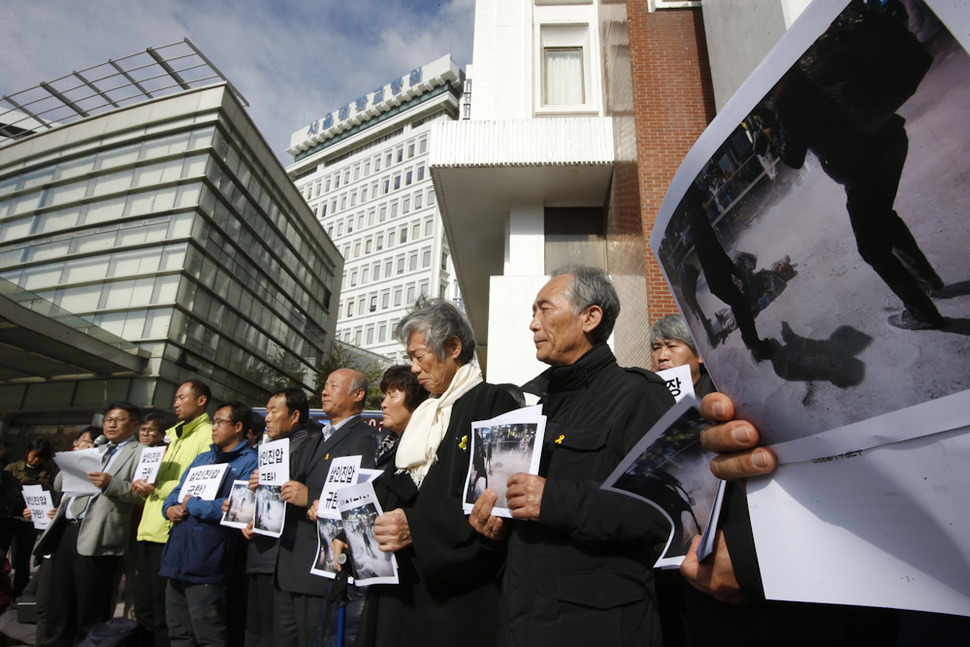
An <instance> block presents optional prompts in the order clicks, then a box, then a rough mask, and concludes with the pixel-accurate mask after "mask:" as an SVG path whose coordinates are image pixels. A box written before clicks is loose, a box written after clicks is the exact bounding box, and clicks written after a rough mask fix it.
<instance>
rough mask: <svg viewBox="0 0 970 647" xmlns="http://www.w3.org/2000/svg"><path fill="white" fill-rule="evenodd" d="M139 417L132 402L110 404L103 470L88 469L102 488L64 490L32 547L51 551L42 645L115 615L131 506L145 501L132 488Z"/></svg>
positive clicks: (72, 639)
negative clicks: (75, 491) (73, 493)
mask: <svg viewBox="0 0 970 647" xmlns="http://www.w3.org/2000/svg"><path fill="white" fill-rule="evenodd" d="M139 417H140V412H139V410H138V407H136V406H134V405H132V404H130V403H128V402H112V403H111V404H110V405H108V407H107V411H106V413H105V417H104V439H105V441H104V442H103V443H102V444H101V446H100V451H101V470H100V471H91V472H88V473H87V477H88V480H89V481H91V483H92V484H94V486H95V487H96V488H97V489H98V492H97V493H94V494H80V495H76V496H70V495H69V494H67V493H65V496H64V498H63V499H62V500H61V504H60V506H59V507H58V509H57V513H56V514H55V515H54V519H53V520H52V521H51V524H50V526H49V527H48V528H47V530H46V531H45V532H44V534H43V535H42V536H41V538H40V541H39V542H38V544H37V548H35V549H34V554H36V555H45V554H52V555H53V564H52V570H51V583H50V591H51V593H50V601H49V603H48V604H49V606H48V611H47V637H46V640H45V641H44V645H49V646H52V647H61V646H65V647H69V646H70V645H73V644H75V643H76V642H78V641H80V640H82V639H83V638H84V637H85V636H87V634H88V632H89V631H90V630H91V628H92V627H93V626H94V625H96V624H98V623H100V622H104V621H105V620H108V619H109V618H110V617H111V615H112V614H111V602H112V599H113V597H114V596H113V595H112V593H113V590H112V589H113V587H114V586H115V574H116V572H117V570H118V569H119V568H120V567H121V560H122V556H123V555H124V554H125V551H126V549H127V548H128V538H129V536H130V534H131V511H132V508H133V507H134V506H135V505H138V504H140V503H141V502H142V500H141V497H139V496H138V495H137V494H135V493H133V492H132V491H131V481H132V477H133V476H134V473H135V468H136V467H137V465H138V459H139V457H140V456H141V449H142V447H143V445H141V444H139V442H138V439H137V438H135V436H134V434H135V431H136V430H137V429H138V419H139ZM100 440H101V439H99V441H100Z"/></svg>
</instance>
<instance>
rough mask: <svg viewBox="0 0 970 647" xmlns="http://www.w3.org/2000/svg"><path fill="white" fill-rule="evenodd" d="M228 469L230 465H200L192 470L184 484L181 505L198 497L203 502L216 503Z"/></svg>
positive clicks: (180, 495) (180, 497) (180, 493)
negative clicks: (191, 497)
mask: <svg viewBox="0 0 970 647" xmlns="http://www.w3.org/2000/svg"><path fill="white" fill-rule="evenodd" d="M228 469H229V463H220V464H218V465H198V466H196V467H193V468H192V469H190V470H189V473H188V474H186V476H185V480H184V481H183V482H182V489H181V491H180V492H179V503H184V502H185V500H186V499H187V498H189V497H190V496H194V497H198V498H200V499H202V500H203V501H215V499H216V496H217V495H218V494H219V488H220V486H221V485H222V479H223V478H224V477H225V476H226V470H228Z"/></svg>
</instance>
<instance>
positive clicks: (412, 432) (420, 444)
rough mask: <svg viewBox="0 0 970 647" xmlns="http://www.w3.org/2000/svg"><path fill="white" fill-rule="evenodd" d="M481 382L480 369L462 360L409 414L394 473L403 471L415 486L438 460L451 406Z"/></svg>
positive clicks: (449, 418) (395, 460) (418, 484)
mask: <svg viewBox="0 0 970 647" xmlns="http://www.w3.org/2000/svg"><path fill="white" fill-rule="evenodd" d="M481 382H482V373H481V371H479V370H478V369H477V368H475V367H474V366H472V365H470V364H465V365H463V366H461V367H460V368H459V369H458V371H457V372H456V373H455V377H453V378H452V380H451V384H449V385H448V388H447V389H445V392H444V393H442V394H441V395H439V396H434V395H432V396H431V397H430V398H428V399H427V400H425V401H424V402H422V403H421V404H419V405H418V408H417V409H415V410H414V413H412V414H411V420H410V421H409V422H408V426H407V429H405V430H404V433H403V434H401V442H400V444H399V445H398V447H397V456H396V458H395V459H394V464H395V466H396V467H397V470H398V473H400V472H403V471H407V472H408V473H409V474H410V475H411V479H412V480H413V481H414V484H415V485H417V486H418V488H419V489H420V488H421V482H422V481H424V477H425V476H427V474H428V470H429V469H431V466H432V465H434V463H435V461H437V460H438V445H440V444H441V439H442V438H444V437H445V432H446V431H448V424H449V423H450V422H451V407H452V406H453V405H454V404H455V402H457V401H458V399H459V398H461V396H463V395H465V394H466V393H468V392H469V391H471V390H472V389H473V388H474V387H476V386H477V385H478V384H480V383H481Z"/></svg>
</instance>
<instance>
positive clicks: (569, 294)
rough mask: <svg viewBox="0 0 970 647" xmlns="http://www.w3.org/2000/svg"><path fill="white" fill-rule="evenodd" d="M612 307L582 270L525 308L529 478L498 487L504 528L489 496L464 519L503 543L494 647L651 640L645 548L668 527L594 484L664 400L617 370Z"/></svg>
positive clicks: (647, 379)
mask: <svg viewBox="0 0 970 647" xmlns="http://www.w3.org/2000/svg"><path fill="white" fill-rule="evenodd" d="M619 310H620V303H619V298H618V297H617V294H616V291H615V290H614V288H613V286H612V284H611V283H610V280H609V278H608V277H607V276H606V274H605V273H604V272H603V271H602V270H599V269H596V268H591V267H575V268H568V269H563V270H559V271H557V272H556V273H555V274H554V276H553V278H552V280H550V281H549V282H548V283H547V284H546V285H545V286H544V287H543V288H542V290H540V291H539V294H538V296H537V297H536V300H535V303H534V304H533V317H532V323H531V325H530V329H531V330H532V332H533V339H534V342H535V345H536V357H537V358H538V359H539V360H540V361H542V362H544V363H546V364H549V365H550V366H551V368H550V369H549V370H547V371H545V372H544V373H543V374H542V375H540V376H539V377H538V378H536V379H535V380H533V381H532V382H530V383H528V384H527V385H525V387H524V388H523V390H525V391H530V392H534V393H537V394H539V395H540V396H541V397H542V405H543V414H544V415H546V416H547V422H546V433H545V438H546V442H545V443H544V446H543V448H542V462H541V465H540V468H539V475H538V476H537V475H531V474H525V473H518V474H514V475H513V476H512V477H511V478H509V480H508V499H509V501H508V507H509V509H511V510H512V517H513V521H511V522H509V521H507V520H503V519H500V518H498V517H494V516H491V515H490V512H491V510H492V507H493V505H494V503H495V493H494V492H492V491H491V490H486V491H485V493H484V494H482V496H481V497H480V498H479V499H478V501H477V502H476V504H475V508H474V509H473V510H472V513H471V516H470V517H469V522H470V523H471V525H472V527H474V528H475V530H476V531H478V532H479V533H480V534H482V535H483V536H484V537H486V538H487V539H490V540H493V541H497V540H503V539H505V538H506V537H507V538H508V558H507V561H506V567H505V574H504V578H503V582H502V598H501V600H500V611H499V613H500V617H499V623H498V624H499V627H500V633H499V644H501V645H529V646H533V645H561V644H570V645H573V644H585V643H587V642H588V643H590V644H596V643H599V644H608V645H618V646H619V645H637V646H641V645H653V644H659V642H660V622H659V618H658V615H657V605H656V599H655V596H654V591H653V575H652V564H653V559H654V558H655V555H654V554H653V553H652V551H651V546H652V545H653V544H655V543H658V542H660V541H663V540H665V539H666V537H667V534H668V532H669V526H668V523H667V521H666V520H665V519H664V517H663V515H662V513H660V512H659V511H658V510H657V509H656V508H654V507H653V506H651V505H649V504H647V503H645V502H643V501H638V500H636V499H633V498H631V497H626V496H623V495H621V494H617V493H615V492H607V491H605V490H602V489H600V487H599V486H600V484H601V483H602V482H603V480H604V479H605V478H606V477H607V476H608V475H609V474H610V472H611V471H612V470H613V469H614V468H615V467H616V465H617V464H618V463H619V461H620V460H621V459H622V458H623V457H624V456H625V455H626V454H627V453H628V452H629V451H630V449H632V447H633V446H634V445H635V444H636V443H637V441H639V440H640V438H641V436H642V435H643V433H644V432H645V431H646V430H647V429H649V428H650V427H651V426H653V424H655V423H656V422H657V420H659V419H660V417H661V416H662V415H663V413H664V412H665V411H666V410H667V409H668V408H669V407H670V406H671V405H672V404H673V398H672V397H671V395H670V393H669V391H668V390H667V388H666V386H665V385H664V383H663V381H662V380H660V379H659V378H657V377H656V376H655V375H653V374H652V373H648V372H646V371H639V370H635V369H633V370H626V369H623V368H620V366H619V365H618V364H617V363H616V359H615V358H614V357H613V353H612V352H611V351H610V349H609V347H608V346H607V345H606V340H607V339H608V338H609V336H610V333H611V332H612V330H613V324H614V322H615V321H616V317H617V315H618V314H619Z"/></svg>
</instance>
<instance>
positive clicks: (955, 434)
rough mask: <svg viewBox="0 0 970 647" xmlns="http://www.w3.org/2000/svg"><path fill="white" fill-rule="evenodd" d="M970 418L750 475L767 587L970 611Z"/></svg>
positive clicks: (777, 593)
mask: <svg viewBox="0 0 970 647" xmlns="http://www.w3.org/2000/svg"><path fill="white" fill-rule="evenodd" d="M968 466H970V427H964V428H962V429H958V430H955V431H949V432H945V433H942V434H936V435H933V436H924V437H921V438H917V439H913V440H908V441H905V442H902V443H897V444H893V445H884V446H882V447H877V448H875V449H869V450H864V451H862V452H854V453H853V454H852V455H850V456H845V457H840V458H833V459H831V460H821V461H819V462H811V461H809V462H802V463H792V464H787V465H782V466H781V467H779V468H778V470H777V472H776V473H775V475H774V477H773V478H770V479H768V478H764V479H759V480H749V481H748V507H749V509H750V513H751V526H752V529H753V530H754V537H755V544H756V548H757V551H758V562H759V564H760V566H761V576H762V580H763V582H764V588H765V595H766V596H768V597H769V598H771V599H778V600H803V601H810V602H834V603H839V604H858V605H866V606H887V607H899V608H905V609H917V610H922V611H937V612H941V613H952V614H959V615H965V616H966V615H970V515H968V514H967V493H968V492H970V469H968Z"/></svg>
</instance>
